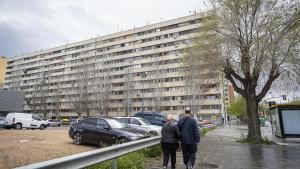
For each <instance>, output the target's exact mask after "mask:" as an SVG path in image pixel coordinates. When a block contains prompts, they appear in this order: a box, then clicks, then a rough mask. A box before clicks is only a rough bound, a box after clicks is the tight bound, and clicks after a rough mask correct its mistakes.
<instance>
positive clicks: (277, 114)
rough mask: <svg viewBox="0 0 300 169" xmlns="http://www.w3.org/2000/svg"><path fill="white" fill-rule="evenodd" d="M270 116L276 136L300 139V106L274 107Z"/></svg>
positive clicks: (282, 105)
mask: <svg viewBox="0 0 300 169" xmlns="http://www.w3.org/2000/svg"><path fill="white" fill-rule="evenodd" d="M270 116H271V123H272V133H273V135H274V136H276V137H279V138H287V137H289V138H300V104H280V105H274V106H272V107H271V108H270Z"/></svg>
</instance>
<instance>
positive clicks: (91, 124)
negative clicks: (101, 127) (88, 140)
mask: <svg viewBox="0 0 300 169" xmlns="http://www.w3.org/2000/svg"><path fill="white" fill-rule="evenodd" d="M84 123H85V127H86V128H87V129H96V124H97V121H96V119H86V120H85V121H84Z"/></svg>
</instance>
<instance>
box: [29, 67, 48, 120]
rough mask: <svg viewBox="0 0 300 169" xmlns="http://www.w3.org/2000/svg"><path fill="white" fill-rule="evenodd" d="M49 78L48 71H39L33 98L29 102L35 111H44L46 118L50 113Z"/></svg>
mask: <svg viewBox="0 0 300 169" xmlns="http://www.w3.org/2000/svg"><path fill="white" fill-rule="evenodd" d="M47 79H48V75H47V72H40V73H39V79H37V81H36V82H35V85H34V90H33V92H32V98H31V100H30V102H29V103H28V106H29V107H30V109H31V110H33V111H34V113H42V114H43V117H44V118H46V117H47V114H48V110H47V104H48V103H47V97H48V93H49V91H48V90H49V84H48V82H47Z"/></svg>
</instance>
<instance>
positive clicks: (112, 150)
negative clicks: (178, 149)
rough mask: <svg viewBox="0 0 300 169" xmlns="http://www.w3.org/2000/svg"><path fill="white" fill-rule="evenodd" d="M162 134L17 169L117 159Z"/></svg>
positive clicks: (66, 167)
mask: <svg viewBox="0 0 300 169" xmlns="http://www.w3.org/2000/svg"><path fill="white" fill-rule="evenodd" d="M160 138H161V136H156V137H151V138H147V139H142V140H137V141H132V142H128V143H123V144H118V145H114V146H110V147H105V148H101V149H97V150H92V151H88V152H84V153H80V154H74V155H70V156H66V157H62V158H57V159H53V160H49V161H44V162H39V163H34V164H30V165H27V166H22V167H18V168H16V169H76V168H84V167H88V166H91V165H94V164H98V163H101V162H104V161H107V160H111V159H116V158H117V157H120V156H122V155H125V154H128V153H131V152H134V151H137V150H140V149H143V148H147V147H150V146H153V145H156V144H159V143H160ZM112 168H113V169H116V168H117V166H116V161H115V160H113V165H112Z"/></svg>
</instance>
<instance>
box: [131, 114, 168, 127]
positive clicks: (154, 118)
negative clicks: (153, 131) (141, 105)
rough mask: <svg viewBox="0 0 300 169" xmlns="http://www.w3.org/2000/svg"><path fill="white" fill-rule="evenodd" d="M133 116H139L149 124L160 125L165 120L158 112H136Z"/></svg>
mask: <svg viewBox="0 0 300 169" xmlns="http://www.w3.org/2000/svg"><path fill="white" fill-rule="evenodd" d="M134 117H141V118H144V119H146V120H148V121H149V122H150V123H151V124H153V125H157V126H162V125H163V124H164V123H166V122H167V118H166V117H165V116H164V115H162V114H161V113H158V112H137V113H135V114H134Z"/></svg>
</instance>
